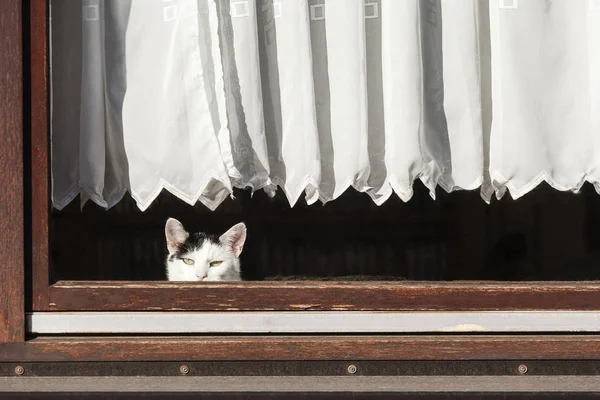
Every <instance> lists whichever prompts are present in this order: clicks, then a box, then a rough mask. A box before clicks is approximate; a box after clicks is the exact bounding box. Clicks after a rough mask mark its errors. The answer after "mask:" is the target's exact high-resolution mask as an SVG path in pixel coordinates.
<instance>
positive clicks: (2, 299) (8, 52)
mask: <svg viewBox="0 0 600 400" xmlns="http://www.w3.org/2000/svg"><path fill="white" fill-rule="evenodd" d="M21 22H22V21H21V1H20V0H2V1H0V185H1V188H0V241H1V244H0V260H2V262H1V264H0V287H1V290H0V342H20V341H22V340H23V339H24V328H25V326H24V318H25V310H24V290H23V288H24V259H23V256H24V253H25V251H24V248H23V246H24V229H23V226H24V225H23V78H22V77H23V74H22V68H23V48H22V35H21V33H22V30H21Z"/></svg>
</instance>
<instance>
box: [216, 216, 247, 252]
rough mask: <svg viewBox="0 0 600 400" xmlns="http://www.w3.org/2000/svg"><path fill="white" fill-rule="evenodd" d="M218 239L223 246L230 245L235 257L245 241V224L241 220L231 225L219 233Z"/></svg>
mask: <svg viewBox="0 0 600 400" xmlns="http://www.w3.org/2000/svg"><path fill="white" fill-rule="evenodd" d="M219 241H220V242H221V243H222V244H223V245H224V246H231V249H232V250H233V254H235V256H236V258H237V257H239V256H240V254H241V253H242V250H243V249H244V243H245V242H246V225H245V224H244V223H243V222H240V223H239V224H236V225H234V226H232V227H231V228H230V229H229V230H228V231H227V232H225V233H224V234H222V235H221V237H220V238H219Z"/></svg>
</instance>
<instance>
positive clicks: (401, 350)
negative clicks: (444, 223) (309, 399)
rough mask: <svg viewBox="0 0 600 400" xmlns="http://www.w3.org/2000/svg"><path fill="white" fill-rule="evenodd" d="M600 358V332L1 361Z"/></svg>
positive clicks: (79, 350) (158, 344) (98, 344)
mask: <svg viewBox="0 0 600 400" xmlns="http://www.w3.org/2000/svg"><path fill="white" fill-rule="evenodd" d="M577 359H580V360H600V336H599V335H586V336H581V335H579V336H577V335H564V336H563V335H560V336H536V335H515V336H510V335H498V336H493V335H481V336H469V335H456V336H455V335H447V336H429V335H424V336H321V337H319V336H224V337H215V336H202V337H193V336H189V337H177V336H171V337H150V336H149V337H70V338H58V337H55V338H52V337H47V338H37V339H33V340H30V341H28V342H26V343H15V344H10V343H5V344H0V361H11V362H27V361H55V362H59V361H186V360H187V361H195V360H197V361H211V360H212V361H220V360H223V361H224V360H271V361H277V360H283V361H285V360H348V361H360V360H577Z"/></svg>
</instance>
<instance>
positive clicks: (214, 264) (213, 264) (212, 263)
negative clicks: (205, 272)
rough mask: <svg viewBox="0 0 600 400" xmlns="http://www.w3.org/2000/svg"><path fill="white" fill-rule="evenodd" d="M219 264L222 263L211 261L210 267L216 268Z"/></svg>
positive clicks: (221, 262)
mask: <svg viewBox="0 0 600 400" xmlns="http://www.w3.org/2000/svg"><path fill="white" fill-rule="evenodd" d="M221 264H223V261H211V263H210V266H211V267H218V266H219V265H221Z"/></svg>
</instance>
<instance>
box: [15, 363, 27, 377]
mask: <svg viewBox="0 0 600 400" xmlns="http://www.w3.org/2000/svg"><path fill="white" fill-rule="evenodd" d="M24 373H25V368H23V367H22V366H20V365H17V366H16V367H15V374H17V375H23V374H24Z"/></svg>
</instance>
